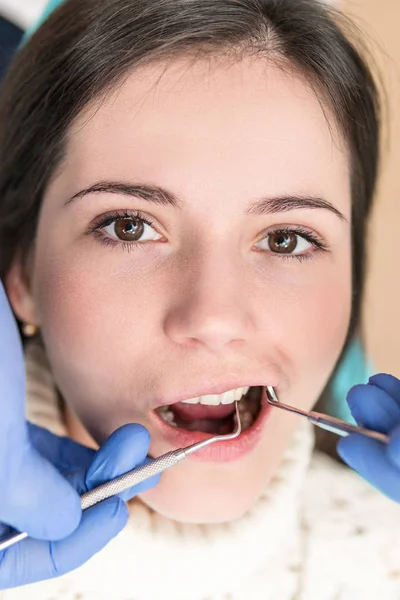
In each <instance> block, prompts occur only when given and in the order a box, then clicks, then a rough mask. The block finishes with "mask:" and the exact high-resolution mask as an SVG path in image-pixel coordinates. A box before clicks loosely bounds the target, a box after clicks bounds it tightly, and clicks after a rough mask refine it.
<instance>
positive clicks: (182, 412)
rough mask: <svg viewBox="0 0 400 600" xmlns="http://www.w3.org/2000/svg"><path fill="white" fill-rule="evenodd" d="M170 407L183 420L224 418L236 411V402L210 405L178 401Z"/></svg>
mask: <svg viewBox="0 0 400 600" xmlns="http://www.w3.org/2000/svg"><path fill="white" fill-rule="evenodd" d="M170 409H171V410H172V412H173V413H174V415H175V416H176V417H178V418H179V419H181V420H182V421H193V420H197V419H224V418H225V417H228V416H229V415H232V414H233V413H234V412H235V404H234V403H232V404H218V406H208V405H207V404H185V403H183V402H178V404H173V405H172V406H170Z"/></svg>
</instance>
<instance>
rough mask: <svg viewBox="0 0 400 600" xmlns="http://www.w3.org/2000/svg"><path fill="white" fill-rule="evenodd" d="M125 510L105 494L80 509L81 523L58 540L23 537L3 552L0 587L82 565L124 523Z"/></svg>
mask: <svg viewBox="0 0 400 600" xmlns="http://www.w3.org/2000/svg"><path fill="white" fill-rule="evenodd" d="M128 517H129V512H128V508H127V506H126V504H125V503H124V502H123V501H122V500H120V499H119V498H109V499H108V500H105V501H104V502H101V503H100V504H97V505H96V506H92V507H91V508H89V509H88V510H86V511H84V513H83V516H82V521H81V524H80V525H79V527H78V529H77V530H76V531H75V532H74V533H73V534H72V535H70V536H69V537H67V538H65V539H64V540H61V541H58V542H40V541H38V540H34V539H26V540H24V541H23V542H20V543H19V544H17V545H15V546H12V547H11V548H9V549H8V550H6V551H5V552H4V553H3V558H1V553H0V561H1V569H0V589H8V588H12V587H16V586H21V585H26V584H29V583H34V582H36V581H42V580H45V579H51V578H53V577H57V576H59V575H63V574H65V573H67V572H69V571H72V570H73V569H76V568H77V567H79V566H81V565H83V564H84V563H85V562H86V561H88V560H89V559H90V558H91V557H92V556H93V555H94V554H96V553H97V552H99V551H100V550H101V549H102V548H104V546H106V544H107V543H108V542H109V541H110V540H111V539H112V538H114V537H115V536H116V535H117V534H118V533H119V532H120V531H121V530H122V529H123V528H124V527H125V525H126V523H127V521H128Z"/></svg>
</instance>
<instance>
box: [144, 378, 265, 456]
mask: <svg viewBox="0 0 400 600" xmlns="http://www.w3.org/2000/svg"><path fill="white" fill-rule="evenodd" d="M270 412H271V405H270V404H268V401H267V396H266V393H265V387H263V388H262V396H261V410H260V413H259V415H258V417H257V419H256V420H255V421H254V423H253V425H251V427H249V428H248V429H246V431H244V432H243V433H241V434H240V435H239V436H238V437H237V438H235V439H233V440H227V441H225V442H215V443H214V444H210V445H209V446H206V448H203V449H202V450H199V451H198V452H194V453H193V454H191V455H190V458H193V459H195V460H203V461H208V462H230V461H235V460H239V459H240V458H242V457H243V456H245V455H246V454H248V453H250V452H251V451H252V450H254V448H255V447H256V446H257V444H258V442H259V441H260V439H261V437H262V434H263V431H264V427H265V424H266V422H267V421H268V417H269V414H270ZM152 417H153V418H152V425H154V429H155V430H156V435H157V434H158V435H159V436H160V437H161V438H162V439H163V440H165V441H166V442H167V443H168V444H170V445H171V446H172V447H173V449H176V448H185V447H186V446H191V445H192V444H197V443H198V442H202V441H203V440H206V439H209V438H210V437H212V436H210V435H209V434H207V433H202V432H201V431H187V430H186V429H180V428H179V427H173V426H171V425H168V423H166V422H165V421H164V420H163V419H162V418H161V417H160V416H159V415H158V414H157V413H156V412H154V411H153V413H152Z"/></svg>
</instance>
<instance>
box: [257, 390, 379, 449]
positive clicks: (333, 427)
mask: <svg viewBox="0 0 400 600" xmlns="http://www.w3.org/2000/svg"><path fill="white" fill-rule="evenodd" d="M265 389H266V394H267V402H268V404H270V405H271V406H276V407H277V408H282V409H283V410H287V411H288V412H291V413H294V414H296V415H300V416H302V417H307V419H308V420H309V421H310V423H312V424H313V425H316V426H317V427H321V429H326V431H330V432H332V433H335V434H336V435H340V436H342V437H345V436H347V435H350V434H351V433H361V435H365V436H367V437H369V438H372V439H374V440H377V441H378V442H383V443H384V444H387V443H388V442H389V436H388V435H385V434H384V433H379V431H373V430H372V429H366V428H365V427H359V426H358V425H352V424H351V423H347V421H342V420H341V419H337V418H336V417H330V416H329V415H324V414H322V413H319V412H316V411H311V412H306V411H305V410H301V409H300V408H295V407H294V406H289V405H288V404H283V403H282V402H280V400H279V399H278V396H277V395H276V393H275V390H274V388H273V387H271V386H266V388H265Z"/></svg>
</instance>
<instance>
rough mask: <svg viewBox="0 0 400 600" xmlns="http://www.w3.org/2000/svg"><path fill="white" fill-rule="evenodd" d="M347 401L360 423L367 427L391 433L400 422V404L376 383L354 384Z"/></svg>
mask: <svg viewBox="0 0 400 600" xmlns="http://www.w3.org/2000/svg"><path fill="white" fill-rule="evenodd" d="M347 403H348V405H349V408H350V410H351V414H352V415H353V417H354V419H355V420H356V422H357V423H358V425H361V426H362V427H366V428H367V429H375V430H376V431H379V432H381V433H389V432H390V431H391V430H392V429H393V428H394V427H395V426H396V425H397V424H399V423H400V405H398V404H397V402H396V401H395V400H393V398H392V397H391V396H390V395H389V394H388V393H387V392H386V391H384V390H382V389H380V388H378V387H375V386H374V385H370V384H362V385H356V386H354V387H353V388H352V389H351V390H350V391H349V393H348V394H347Z"/></svg>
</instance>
